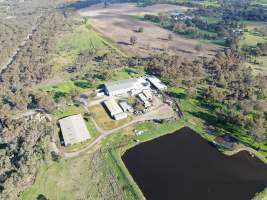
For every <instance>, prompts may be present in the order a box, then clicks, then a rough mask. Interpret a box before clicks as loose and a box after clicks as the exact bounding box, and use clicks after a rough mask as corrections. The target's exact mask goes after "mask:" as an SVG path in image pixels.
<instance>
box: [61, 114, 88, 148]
mask: <svg viewBox="0 0 267 200" xmlns="http://www.w3.org/2000/svg"><path fill="white" fill-rule="evenodd" d="M59 125H60V128H61V133H62V136H63V139H64V144H65V146H68V145H73V144H76V143H80V142H83V141H85V140H88V139H90V138H91V135H90V133H89V131H88V129H87V127H86V124H85V122H84V119H83V117H82V115H81V114H79V115H73V116H69V117H66V118H63V119H60V120H59Z"/></svg>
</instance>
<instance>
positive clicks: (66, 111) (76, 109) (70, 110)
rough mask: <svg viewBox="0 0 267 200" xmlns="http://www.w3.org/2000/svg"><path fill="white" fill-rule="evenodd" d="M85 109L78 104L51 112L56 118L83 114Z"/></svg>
mask: <svg viewBox="0 0 267 200" xmlns="http://www.w3.org/2000/svg"><path fill="white" fill-rule="evenodd" d="M85 112H86V110H85V109H84V107H82V106H80V105H73V106H67V107H65V108H63V109H62V110H60V111H56V112H54V113H52V115H53V116H54V117H55V118H56V119H61V118H64V117H68V116H71V115H77V114H82V115H83V114H84V113H85Z"/></svg>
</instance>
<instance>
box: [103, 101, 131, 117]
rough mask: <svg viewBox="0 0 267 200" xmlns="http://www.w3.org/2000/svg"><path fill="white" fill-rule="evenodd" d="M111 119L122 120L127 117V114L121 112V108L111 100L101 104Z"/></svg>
mask: <svg viewBox="0 0 267 200" xmlns="http://www.w3.org/2000/svg"><path fill="white" fill-rule="evenodd" d="M103 103H104V105H105V107H106V109H107V110H108V112H109V114H110V116H111V117H113V118H114V119H115V120H119V119H123V118H126V117H127V114H126V113H124V112H123V110H122V109H121V107H120V106H119V105H118V104H117V102H116V101H115V100H113V99H110V100H106V101H104V102H103Z"/></svg>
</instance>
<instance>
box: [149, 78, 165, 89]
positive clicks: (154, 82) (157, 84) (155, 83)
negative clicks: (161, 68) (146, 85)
mask: <svg viewBox="0 0 267 200" xmlns="http://www.w3.org/2000/svg"><path fill="white" fill-rule="evenodd" d="M147 80H149V82H150V83H151V84H152V85H153V86H154V87H155V88H156V89H158V90H166V89H167V86H166V85H165V84H163V83H162V82H161V80H159V79H158V78H157V77H155V76H149V77H147Z"/></svg>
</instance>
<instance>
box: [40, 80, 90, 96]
mask: <svg viewBox="0 0 267 200" xmlns="http://www.w3.org/2000/svg"><path fill="white" fill-rule="evenodd" d="M90 88H91V83H90V82H88V81H86V80H76V81H71V80H69V81H65V82H62V83H58V84H55V85H43V86H41V87H39V88H38V89H39V90H41V91H44V92H61V93H62V94H65V95H66V94H69V93H71V92H72V91H73V90H77V91H79V92H84V91H87V90H88V89H90Z"/></svg>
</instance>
